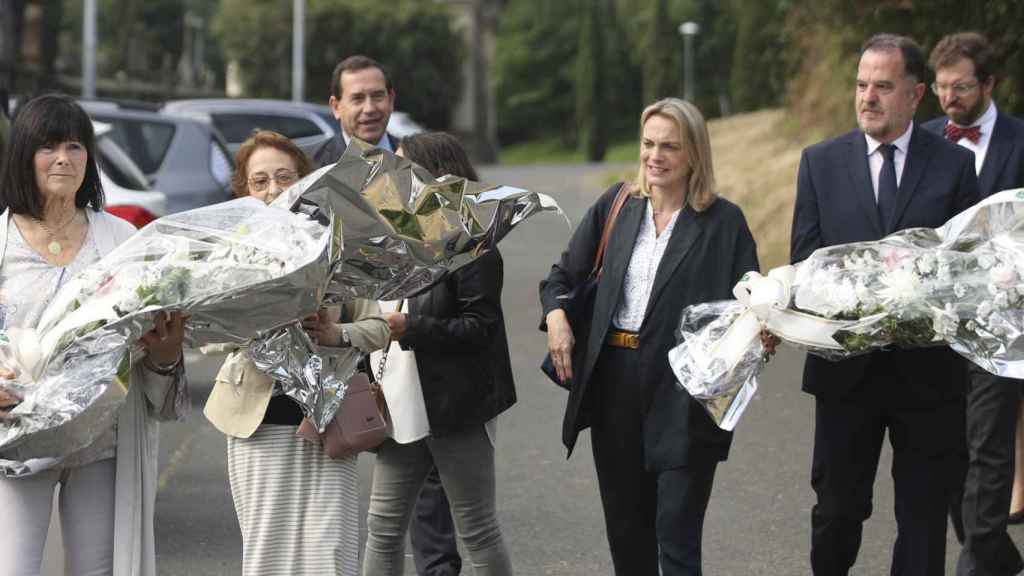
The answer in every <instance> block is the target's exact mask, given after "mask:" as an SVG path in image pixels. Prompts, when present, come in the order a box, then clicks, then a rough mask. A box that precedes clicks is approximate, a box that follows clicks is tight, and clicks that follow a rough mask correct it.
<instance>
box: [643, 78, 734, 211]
mask: <svg viewBox="0 0 1024 576" xmlns="http://www.w3.org/2000/svg"><path fill="white" fill-rule="evenodd" d="M652 116H662V117H665V118H668V119H669V120H672V121H673V122H675V124H676V127H677V128H679V135H680V136H681V138H682V141H683V151H685V152H686V158H687V161H688V162H689V163H690V178H689V181H688V182H687V186H686V203H687V204H689V205H690V207H691V208H693V209H694V211H696V212H703V211H704V210H707V209H708V207H710V206H711V205H712V204H713V203H714V202H715V198H716V195H715V170H714V166H713V165H712V162H711V140H710V138H709V137H708V126H707V123H706V122H705V121H704V115H703V114H701V113H700V110H698V109H697V107H696V106H694V105H693V104H690V103H689V102H687V101H685V100H680V99H679V98H664V99H662V100H658V101H657V102H655V103H654V104H651V105H650V106H648V107H647V108H645V109H644V112H643V114H641V115H640V132H641V137H642V135H643V128H644V124H646V123H647V121H648V120H649V119H650V118H651V117H652ZM630 192H631V193H632V194H633V195H634V196H642V197H645V198H646V197H650V195H651V189H650V187H649V186H648V185H647V178H646V176H645V171H644V167H643V164H641V165H640V168H639V170H638V171H637V177H636V183H635V184H634V185H633V187H632V188H631V190H630Z"/></svg>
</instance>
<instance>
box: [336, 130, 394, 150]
mask: <svg viewBox="0 0 1024 576" xmlns="http://www.w3.org/2000/svg"><path fill="white" fill-rule="evenodd" d="M341 137H342V138H344V139H345V147H346V148H347V147H348V145H349V143H351V141H352V137H351V136H349V135H348V133H347V132H345V131H344V130H342V131H341ZM373 145H374V146H376V147H377V148H380V149H381V150H387V151H388V152H394V150H392V149H391V138H388V133H387V131H386V130H385V131H384V135H383V136H381V137H380V142H377V143H376V144H373Z"/></svg>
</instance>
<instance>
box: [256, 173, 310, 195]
mask: <svg viewBox="0 0 1024 576" xmlns="http://www.w3.org/2000/svg"><path fill="white" fill-rule="evenodd" d="M298 179H299V174H298V173H297V172H295V171H294V170H285V169H281V170H278V171H277V172H274V176H273V177H271V176H268V175H267V174H266V173H264V172H257V173H256V174H253V175H252V176H250V177H249V188H251V189H252V191H253V192H263V191H264V190H266V189H267V186H270V181H271V180H273V181H274V182H275V183H277V185H278V186H280V187H281V188H286V187H288V186H291V185H292V184H294V183H295V181H296V180H298Z"/></svg>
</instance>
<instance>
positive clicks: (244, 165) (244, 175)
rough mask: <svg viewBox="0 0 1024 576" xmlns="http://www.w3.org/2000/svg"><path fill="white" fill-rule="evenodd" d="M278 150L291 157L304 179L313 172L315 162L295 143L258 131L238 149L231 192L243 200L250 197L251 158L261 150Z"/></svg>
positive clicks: (267, 132)
mask: <svg viewBox="0 0 1024 576" xmlns="http://www.w3.org/2000/svg"><path fill="white" fill-rule="evenodd" d="M264 147H266V148H276V149H278V150H280V151H281V152H284V153H285V154H287V155H288V156H291V158H292V160H294V161H295V171H296V172H297V173H298V174H299V178H302V177H303V176H305V175H306V174H309V173H310V172H312V171H313V169H314V166H313V161H312V160H310V159H309V156H307V155H306V153H305V152H303V151H302V149H301V148H299V147H298V146H297V145H296V144H295V143H294V142H292V141H291V140H289V139H288V138H287V137H285V136H282V135H280V134H278V133H277V132H274V131H272V130H257V131H256V132H254V133H253V135H252V136H249V138H248V139H247V140H246V141H245V142H243V143H242V145H241V146H239V147H238V152H236V153H235V173H234V174H233V175H232V176H231V191H232V192H234V194H235V196H236V197H238V198H242V197H244V196H248V195H249V158H250V157H251V156H252V155H253V153H254V152H256V151H257V150H259V149H260V148H264Z"/></svg>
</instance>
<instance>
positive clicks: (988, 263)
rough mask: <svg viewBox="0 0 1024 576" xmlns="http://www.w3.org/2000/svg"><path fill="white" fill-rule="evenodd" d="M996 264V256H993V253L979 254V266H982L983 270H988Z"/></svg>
mask: <svg viewBox="0 0 1024 576" xmlns="http://www.w3.org/2000/svg"><path fill="white" fill-rule="evenodd" d="M995 265H996V258H995V256H992V255H991V254H982V255H981V256H978V266H981V268H982V269H983V270H988V269H989V268H991V267H993V266H995Z"/></svg>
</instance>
